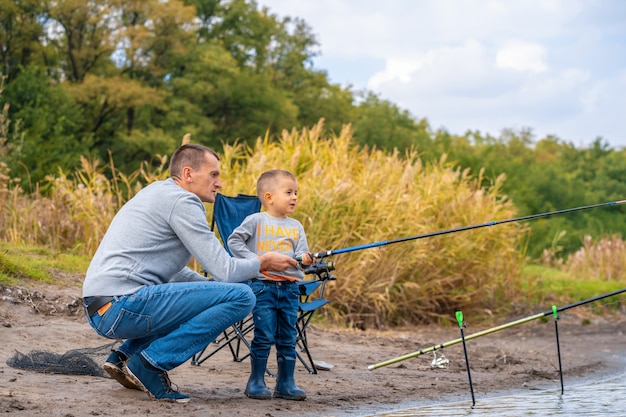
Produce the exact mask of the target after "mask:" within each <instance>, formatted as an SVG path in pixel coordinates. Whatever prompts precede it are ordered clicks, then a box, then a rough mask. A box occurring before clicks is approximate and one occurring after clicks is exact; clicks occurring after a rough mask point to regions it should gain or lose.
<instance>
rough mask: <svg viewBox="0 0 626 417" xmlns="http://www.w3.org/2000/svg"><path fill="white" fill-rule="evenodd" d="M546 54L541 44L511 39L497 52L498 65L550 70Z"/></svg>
mask: <svg viewBox="0 0 626 417" xmlns="http://www.w3.org/2000/svg"><path fill="white" fill-rule="evenodd" d="M546 55H547V54H546V50H545V48H544V47H543V46H541V45H538V44H534V43H529V42H523V41H511V42H508V43H507V44H506V45H505V46H504V47H503V48H501V49H500V50H499V51H498V52H497V53H496V66H497V67H498V68H503V69H507V68H510V69H513V70H516V71H530V72H544V71H547V70H548V65H547V64H546Z"/></svg>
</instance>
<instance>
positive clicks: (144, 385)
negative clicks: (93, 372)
mask: <svg viewBox="0 0 626 417" xmlns="http://www.w3.org/2000/svg"><path fill="white" fill-rule="evenodd" d="M124 371H125V372H126V373H127V375H128V377H129V378H130V379H131V380H132V381H133V382H134V383H136V384H137V385H138V386H139V388H140V389H141V390H142V391H144V392H146V393H148V395H149V396H150V397H152V398H154V399H156V400H162V401H171V402H177V403H186V402H188V401H189V397H188V396H186V395H183V394H181V393H180V392H178V391H176V390H174V389H173V388H172V383H171V381H170V378H169V377H168V376H167V372H164V371H161V370H160V369H156V368H155V367H153V366H152V365H150V363H148V361H146V360H145V359H144V358H142V357H141V355H136V356H133V357H132V358H130V359H129V360H128V361H126V364H125V365H124Z"/></svg>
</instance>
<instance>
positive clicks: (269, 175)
mask: <svg viewBox="0 0 626 417" xmlns="http://www.w3.org/2000/svg"><path fill="white" fill-rule="evenodd" d="M279 177H287V178H291V179H293V180H294V181H296V177H295V175H293V174H292V173H291V172H289V171H286V170H284V169H272V170H269V171H265V172H264V173H262V174H261V176H260V177H259V179H258V180H257V181H256V194H257V197H259V199H260V200H261V201H263V194H265V193H266V192H267V191H270V190H271V189H272V187H273V186H274V184H275V183H274V181H276V179H277V178H279Z"/></svg>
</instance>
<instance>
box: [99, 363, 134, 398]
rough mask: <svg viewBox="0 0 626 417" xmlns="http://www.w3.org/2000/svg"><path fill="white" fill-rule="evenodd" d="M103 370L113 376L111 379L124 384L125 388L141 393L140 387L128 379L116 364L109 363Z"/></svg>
mask: <svg viewBox="0 0 626 417" xmlns="http://www.w3.org/2000/svg"><path fill="white" fill-rule="evenodd" d="M102 368H103V369H104V370H105V372H106V373H107V374H109V375H110V376H111V378H113V379H114V380H116V381H117V382H119V383H120V384H122V385H123V386H124V387H126V388H128V389H136V390H139V391H141V388H140V387H139V385H137V384H135V383H134V382H133V381H132V380H131V379H130V378H128V376H127V375H126V374H125V373H124V371H123V370H122V369H120V368H118V367H117V366H115V365H114V364H112V363H108V362H107V363H105V364H104V366H103V367H102Z"/></svg>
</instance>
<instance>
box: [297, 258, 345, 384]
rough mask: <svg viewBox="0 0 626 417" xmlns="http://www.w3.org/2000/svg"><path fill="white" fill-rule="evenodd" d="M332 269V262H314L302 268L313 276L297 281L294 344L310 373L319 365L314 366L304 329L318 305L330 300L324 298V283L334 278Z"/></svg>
mask: <svg viewBox="0 0 626 417" xmlns="http://www.w3.org/2000/svg"><path fill="white" fill-rule="evenodd" d="M334 269H335V265H334V263H333V262H323V261H318V262H315V263H313V264H311V265H310V266H309V267H307V268H306V269H305V270H304V273H305V274H306V275H314V278H313V279H311V280H305V281H302V282H300V283H299V285H300V304H299V306H298V310H299V311H298V320H297V322H296V328H297V330H298V336H297V339H296V344H297V348H298V349H300V351H301V352H302V353H303V354H304V356H303V355H301V354H300V353H299V352H298V351H297V350H296V356H297V357H298V359H299V360H300V362H301V363H302V365H304V367H305V368H306V370H307V371H309V373H311V374H316V373H317V368H318V367H319V365H317V366H316V363H315V361H314V360H313V357H312V356H311V352H310V350H309V343H308V340H307V333H306V331H307V328H308V327H309V324H310V323H311V319H312V318H313V314H315V312H316V311H317V310H318V309H319V308H320V307H323V306H325V305H326V304H328V303H329V302H330V300H327V299H325V298H324V291H325V290H326V283H327V282H328V281H332V280H335V279H336V277H335V276H333V275H330V271H333V270H334ZM316 291H317V292H316Z"/></svg>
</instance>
